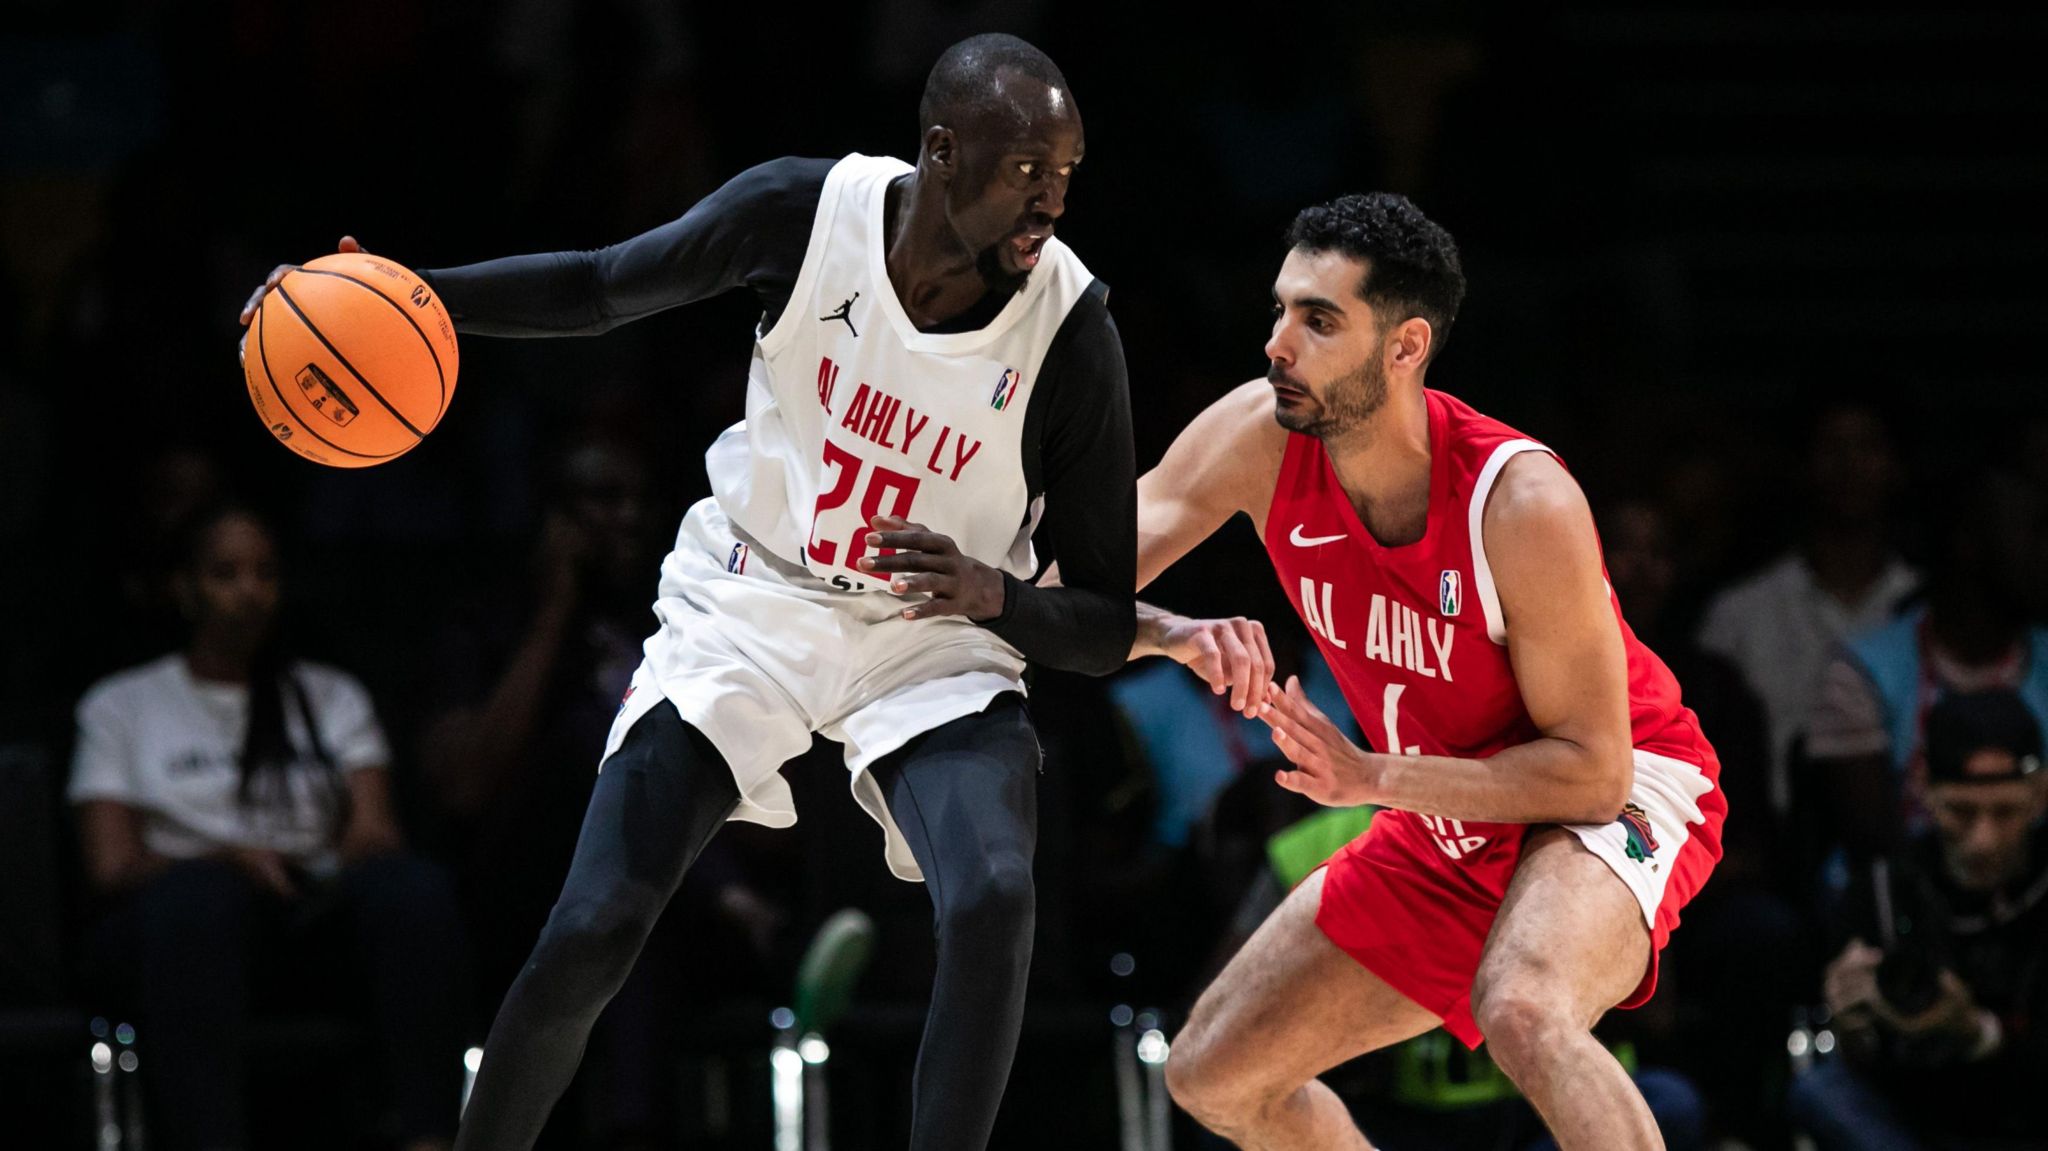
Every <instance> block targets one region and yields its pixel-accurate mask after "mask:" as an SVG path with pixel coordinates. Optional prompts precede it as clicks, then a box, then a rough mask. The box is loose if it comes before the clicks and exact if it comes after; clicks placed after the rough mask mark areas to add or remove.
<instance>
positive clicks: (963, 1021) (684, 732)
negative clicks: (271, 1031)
mask: <svg viewBox="0 0 2048 1151" xmlns="http://www.w3.org/2000/svg"><path fill="white" fill-rule="evenodd" d="M1037 768H1038V741H1037V737H1036V736H1035V734H1034V733H1033V731H1032V728H1031V721H1030V718H1029V717H1028V715H1027V714H1026V713H1025V711H1024V708H1023V706H1022V704H1021V703H1020V702H1019V700H1018V699H1017V697H1016V696H1014V695H1003V696H999V697H997V699H996V700H995V701H994V702H993V703H991V704H989V706H988V707H987V708H986V709H985V710H983V711H982V712H981V713H980V714H978V715H971V716H967V717H965V718H962V719H958V720H954V721H953V722H952V723H949V724H946V725H944V726H942V727H939V728H937V729H935V730H933V731H930V732H927V733H926V734H924V735H922V736H920V737H918V738H917V739H915V740H913V741H912V742H911V743H910V744H909V745H908V746H906V747H905V748H903V749H902V750H900V751H898V752H896V753H894V754H892V755H890V756H888V757H886V758H884V759H883V760H881V761H880V762H879V763H877V764H876V765H875V767H874V773H875V777H876V779H877V781H878V782H879V783H880V784H881V786H882V793H883V795H884V796H886V797H887V799H888V803H889V810H890V812H891V813H892V814H893V815H894V816H895V818H896V823H897V826H898V827H900V828H901V829H902V831H903V834H904V837H905V838H906V839H907V840H908V841H909V843H910V849H911V853H912V854H913V855H914V856H915V857H916V859H917V862H918V866H919V867H921V868H922V869H923V870H924V874H925V880H926V887H927V889H928V890H929V891H930V893H931V897H932V907H933V921H934V925H935V932H936V935H937V939H938V976H937V979H936V981H935V982H934V984H933V987H932V1002H931V1010H930V1013H929V1015H928V1016H927V1017H926V1020H925V1032H924V1042H923V1045H922V1046H921V1047H920V1048H919V1050H918V1062H917V1075H916V1080H915V1087H914V1099H913V1112H914V1118H913V1120H912V1123H913V1129H912V1135H911V1143H910V1145H911V1148H912V1151H942V1149H943V1151H978V1149H980V1148H982V1147H984V1146H986V1145H987V1142H988V1137H989V1130H990V1128H991V1127H992V1126H993V1125H994V1122H995V1113H996V1107H997V1105H998V1104H999V1103H1000V1102H1001V1100H1002V1094H1003V1084H1004V1083H1005V1081H1007V1080H1008V1078H1009V1072H1010V1062H1011V1059H1012V1058H1013V1057H1014V1056H1015V1054H1016V1050H1017V1032H1018V1029H1019V1027H1020V1026H1021V1024H1022V1022H1023V1013H1024V980H1025V973H1026V971H1027V970H1028V968H1029V967H1030V962H1031V935H1032V914H1033V893H1032V885H1031V853H1032V847H1033V843H1034V840H1035V838H1036V829H1037V822H1038V802H1037V799H1038V793H1037V780H1036V772H1037ZM738 803H739V792H738V790H737V788H736V787H735V786H734V784H733V780H732V775H731V773H730V772H729V771H728V770H727V769H726V767H725V764H724V762H723V761H722V760H721V759H720V757H719V755H718V753H717V751H716V750H715V749H714V748H713V747H712V746H711V743H710V741H709V740H707V739H705V738H704V736H703V734H702V733H700V732H699V731H697V730H696V729H695V728H693V727H691V726H689V725H688V724H686V723H684V722H683V720H682V718H681V717H680V716H678V715H677V714H676V711H675V708H674V707H673V706H672V705H670V704H668V703H666V702H664V703H662V704H659V705H657V706H656V707H655V708H654V709H653V710H652V711H650V712H649V713H648V714H647V715H646V716H645V717H643V718H642V719H641V720H640V722H638V723H636V724H634V725H633V729H632V730H631V731H630V732H628V733H627V736H626V740H625V743H624V744H623V745H622V746H621V747H620V749H619V751H618V752H617V753H616V754H614V755H613V756H612V757H611V759H610V760H609V761H608V762H607V763H606V765H605V769H604V773H603V774H602V775H600V776H599V777H598V782H597V788H596V790H595V792H594V793H593V794H592V796H591V800H590V809H589V811H588V812H587V813H586V814H585V816H584V819H583V832H582V836H581V838H580V839H578V841H577V844H576V855H575V858H574V860H573V862H571V864H570V866H569V876H568V879H567V881H566V882H565V883H564V884H563V886H562V896H561V899H560V900H559V901H557V903H556V904H555V909H554V912H553V914H551V915H550V916H549V917H548V923H547V926H546V927H545V928H543V929H542V931H541V937H540V941H539V942H538V943H537V944H536V945H535V946H534V950H533V955H532V957H531V958H529V959H528V960H527V963H526V968H525V970H523V971H522V972H520V975H519V978H518V979H517V980H516V981H514V983H513V984H512V989H511V990H510V991H509V992H508V993H507V994H506V996H505V1003H504V1006H502V1007H501V1008H499V1011H498V1018H497V1020H496V1022H494V1023H493V1024H492V1026H491V1035H490V1039H489V1041H488V1042H487V1044H486V1046H485V1048H484V1061H483V1066H482V1068H481V1070H480V1071H479V1073H478V1076H477V1081H476V1087H475V1090H474V1091H473V1093H472V1094H471V1096H470V1100H469V1108H468V1111H467V1112H466V1113H465V1114H464V1115H463V1119H462V1131H461V1134H460V1135H458V1136H457V1137H456V1140H455V1146H456V1151H527V1149H528V1148H531V1147H532V1146H533V1142H534V1140H535V1139H536V1138H537V1137H538V1136H539V1134H540V1129H541V1126H542V1124H544V1123H545V1122H546V1121H547V1117H548V1112H549V1111H551V1110H552V1109H553V1108H554V1105H555V1101H556V1099H558V1098H559V1097H560V1096H561V1094H562V1092H563V1091H564V1090H566V1089H567V1087H568V1085H569V1080H570V1078H571V1077H572V1076H573V1075H574V1074H575V1072H576V1065H577V1063H578V1062H579V1061H580V1060H581V1059H582V1057H583V1047H584V1043H585V1042H586V1041H587V1040H588V1038H589V1036H590V1028H591V1025H592V1024H593V1023H594V1022H595V1021H596V1019H597V1016H598V1013H599V1012H600V1011H602V1010H603V1009H604V1006H605V1004H606V1003H608V1002H609V1001H610V1000H611V997H612V996H613V995H614V994H615V993H616V992H617V991H618V989H619V986H620V985H621V984H622V983H624V982H625V979H626V976H627V974H628V973H629V972H630V971H631V970H632V967H633V962H634V960H635V959H637V958H638V957H639V954H640V949H641V946H642V945H643V944H644V943H645V942H646V940H647V935H648V933H649V932H650V931H652V930H653V928H654V922H655V920H656V918H658V917H659V916H660V914H661V910H662V908H663V907H664V906H666V905H667V903H668V900H669V897H670V896H671V895H673V894H674V893H675V890H676V887H677V886H678V885H679V884H680V883H681V882H682V878H683V873H684V872H685V871H686V870H688V868H689V866H690V863H691V861H692V860H694V859H696V857H697V853H698V852H699V851H700V850H702V849H703V846H704V844H705V843H706V842H707V841H709V840H710V838H711V836H712V834H713V833H715V832H716V831H717V830H718V828H719V826H720V825H721V824H723V823H724V822H725V819H726V817H727V816H729V815H731V814H732V811H733V808H734V807H736V806H737V805H738Z"/></svg>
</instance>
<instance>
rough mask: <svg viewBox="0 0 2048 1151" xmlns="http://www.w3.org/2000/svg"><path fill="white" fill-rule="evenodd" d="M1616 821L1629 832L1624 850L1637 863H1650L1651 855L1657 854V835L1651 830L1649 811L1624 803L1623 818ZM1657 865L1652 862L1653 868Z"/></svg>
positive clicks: (1651, 867) (1651, 866)
mask: <svg viewBox="0 0 2048 1151" xmlns="http://www.w3.org/2000/svg"><path fill="white" fill-rule="evenodd" d="M1615 822H1617V823H1619V824H1621V828H1622V830H1623V831H1624V832H1626V833H1627V834H1628V846H1627V847H1625V848H1623V849H1622V850H1623V851H1624V852H1626V853H1627V855H1628V857H1629V858H1630V859H1633V860H1635V861H1636V862H1637V863H1649V860H1650V857H1651V856H1653V855H1655V854H1657V836H1656V835H1655V834H1654V833H1653V832H1651V830H1650V816H1649V813H1647V812H1645V811H1644V810H1643V809H1642V808H1640V807H1637V806H1636V805H1635V804H1633V803H1627V804H1623V805H1622V808H1621V818H1620V819H1618V820H1616V821H1615ZM1656 867H1657V865H1656V864H1654V863H1651V864H1650V869H1651V870H1653V871H1654V870H1656Z"/></svg>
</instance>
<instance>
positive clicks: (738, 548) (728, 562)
mask: <svg viewBox="0 0 2048 1151" xmlns="http://www.w3.org/2000/svg"><path fill="white" fill-rule="evenodd" d="M725 570H727V571H729V572H732V573H733V574H735V575H745V574H747V545H745V544H734V545H732V553H731V554H730V555H728V556H726V557H725Z"/></svg>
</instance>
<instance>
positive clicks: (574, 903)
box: [455, 700, 740, 1151]
mask: <svg viewBox="0 0 2048 1151" xmlns="http://www.w3.org/2000/svg"><path fill="white" fill-rule="evenodd" d="M739 798H740V796H739V787H738V785H737V784H735V783H734V782H733V777H732V772H731V771H730V770H729V769H728V768H727V767H726V765H725V761H724V760H723V759H722V758H720V756H719V754H718V752H717V750H716V749H714V748H713V747H712V745H711V741H710V740H708V739H706V738H705V736H704V735H703V733H701V732H699V731H698V730H697V729H696V728H694V727H691V726H690V725H688V724H686V723H684V722H683V719H682V717H681V716H680V715H678V714H676V709H675V706H674V705H673V704H671V703H669V702H668V701H666V700H663V701H662V702H661V703H659V704H657V705H656V706H655V707H654V708H653V709H652V710H650V711H649V712H648V713H647V714H646V715H645V716H643V717H641V719H640V721H639V722H638V723H635V724H634V725H633V727H632V729H631V730H630V731H629V732H628V733H627V734H626V738H625V742H624V744H622V745H621V746H620V748H619V750H618V751H617V752H616V753H614V754H613V755H612V757H611V758H610V759H609V760H607V761H606V763H605V766H604V772H603V774H601V775H599V776H598V779H597V787H596V789H595V790H594V791H593V792H592V793H591V797H590V807H589V809H588V810H587V811H586V812H585V813H584V817H583V831H582V833H581V835H580V836H579V838H578V839H577V841H576V854H575V856H574V858H573V860H572V861H571V862H570V864H569V876H568V879H567V880H566V881H565V882H564V883H563V885H562V895H561V898H560V899H558V900H557V901H556V903H555V909H554V911H553V912H552V913H550V914H549V916H548V922H547V926H545V927H544V928H542V929H541V935H540V941H539V942H538V943H537V944H535V945H534V949H533V955H532V957H531V958H529V959H528V960H527V962H526V967H525V968H524V969H523V970H522V971H521V972H520V974H519V978H518V979H516V980H514V981H513V984H512V988H511V990H510V991H508V992H507V993H506V995H505V1003H504V1005H503V1006H502V1007H500V1008H499V1009H498V1017H497V1020H496V1021H495V1022H493V1023H492V1025H491V1034H490V1038H489V1040H488V1041H487V1042H486V1044H485V1046H484V1059H483V1065H482V1067H481V1068H480V1069H479V1071H478V1074H477V1081H476V1085H475V1087H474V1089H473V1090H472V1093H471V1095H470V1099H469V1107H468V1109H467V1111H465V1113H464V1114H463V1118H462V1130H461V1133H460V1134H459V1135H457V1136H456V1140H455V1146H456V1151H525V1149H527V1148H530V1147H532V1146H533V1142H534V1140H535V1139H536V1138H538V1137H539V1135H540V1130H541V1127H542V1126H543V1125H544V1124H545V1123H546V1122H547V1118H548V1113H549V1112H550V1111H552V1110H553V1109H554V1105H555V1101H556V1100H557V1099H558V1098H560V1096H561V1094H562V1092H563V1091H564V1090H566V1089H567V1088H568V1086H569V1080H570V1079H571V1078H572V1077H573V1076H574V1075H575V1073H576V1065H577V1063H578V1062H580V1061H581V1060H582V1058H583V1047H584V1044H585V1043H586V1042H587V1041H588V1040H589V1037H590V1029H591V1026H592V1025H593V1024H594V1023H595V1022H596V1021H597V1016H598V1013H599V1012H601V1011H603V1010H604V1006H605V1004H606V1003H608V1002H610V1001H611V998H612V996H613V995H614V994H616V993H617V992H618V989H619V986H620V985H621V984H623V983H624V982H625V980H626V976H627V975H628V974H629V973H630V972H631V971H632V969H633V963H634V961H635V960H636V959H638V958H639V955H640V949H641V946H642V945H643V944H645V943H646V941H647V935H648V933H649V932H650V931H652V930H653V928H654V922H655V920H656V919H657V918H658V917H659V916H660V915H661V911H662V908H664V907H666V906H667V905H668V901H669V897H670V896H672V895H673V894H674V893H675V890H676V887H677V886H678V885H679V884H680V883H681V882H682V879H683V873H684V872H685V871H687V870H688V869H689V866H690V863H691V862H692V861H693V860H695V859H696V858H697V853H698V852H699V851H701V850H702V849H703V847H704V844H705V843H707V842H709V841H710V839H711V836H712V834H713V833H715V832H716V831H717V830H718V828H719V827H720V826H721V825H723V824H724V822H725V820H726V817H727V816H729V815H731V814H732V812H733V809H734V808H736V807H737V806H738V805H739Z"/></svg>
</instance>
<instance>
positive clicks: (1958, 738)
mask: <svg viewBox="0 0 2048 1151" xmlns="http://www.w3.org/2000/svg"><path fill="white" fill-rule="evenodd" d="M1926 759H1927V774H1928V782H1927V808H1928V811H1929V813H1930V815H1931V817H1932V827H1931V830H1928V831H1925V832H1922V833H1920V834H1918V835H1916V836H1914V837H1913V838H1912V839H1911V841H1910V842H1908V843H1907V844H1906V846H1905V847H1904V849H1903V850H1902V851H1901V852H1900V853H1898V854H1897V855H1895V856H1893V857H1892V858H1891V859H1890V860H1889V861H1878V862H1877V863H1876V864H1875V865H1873V866H1872V867H1871V868H1870V870H1869V873H1868V874H1867V875H1860V876H1859V877H1858V882H1857V883H1856V884H1855V885H1854V886H1853V887H1852V888H1851V889H1850V892H1849V895H1848V898H1847V900H1846V902H1845V903H1844V905H1843V913H1842V916H1841V918H1842V920H1843V923H1842V925H1841V928H1840V930H1839V931H1838V933H1837V939H1838V940H1841V939H1846V943H1845V944H1843V945H1842V946H1841V950H1840V951H1839V953H1837V954H1836V956H1835V959H1834V961H1833V962H1832V963H1830V964H1829V966H1828V970H1827V979H1826V983H1825V988H1826V996H1827V1005H1828V1009H1829V1011H1830V1012H1832V1013H1833V1026H1834V1029H1835V1031H1836V1033H1837V1035H1838V1036H1839V1037H1840V1040H1841V1051H1842V1055H1841V1056H1840V1057H1838V1058H1835V1059H1833V1060H1829V1061H1824V1062H1822V1063H1820V1064H1819V1065H1818V1066H1817V1067H1815V1068H1814V1069H1813V1070H1811V1071H1809V1072H1808V1073H1807V1074H1806V1075H1804V1076H1802V1077H1801V1078H1799V1079H1798V1080H1796V1081H1795V1082H1794V1084H1793V1089H1792V1095H1791V1106H1792V1110H1793V1114H1794V1116H1795V1117H1796V1118H1797V1120H1798V1121H1799V1122H1800V1123H1801V1124H1802V1125H1804V1126H1805V1127H1806V1128H1807V1129H1808V1130H1809V1131H1810V1132H1811V1133H1812V1134H1813V1136H1814V1137H1815V1139H1816V1141H1818V1142H1819V1143H1820V1145H1821V1147H1822V1148H1823V1149H1824V1151H1850V1149H1862V1148H1894V1147H1922V1146H1926V1147H1971V1148H1975V1147H2020V1146H2025V1147H2039V1146H2042V1145H2043V1144H2044V1142H2048V1097H2044V1096H2043V1095H2042V1092H2041V1089H2040V1087H2041V1072H2042V1069H2043V1068H2044V1067H2048V1033H2044V1032H2043V1031H2042V1029H2041V1028H2040V1026H2039V1022H2040V1021H2041V1020H2042V1019H2048V979H2044V978H2043V977H2042V974H2041V973H2042V972H2043V970H2044V969H2048V832H2044V831H2043V829H2042V827H2041V817H2042V814H2043V813H2044V812H2048V772H2043V771H2041V770H2040V766H2041V728H2040V725H2039V723H2038V722H2037V720H2036V719H2035V717H2034V715H2033V713H2032V711H2031V710H2030V709H2029V708H2028V707H2027V706H2026V705H2025V704H2024V703H2023V702H2022V701H2021V700H2020V698H2019V697H2018V696H2017V695H2015V694H2014V693H2012V692H2010V691H1993V692H1981V693H1972V694H1957V695H1950V696H1948V697H1946V698H1945V699H1943V700H1942V701H1941V702H1940V703H1937V704H1936V705H1935V706H1934V707H1933V709H1932V710H1931V712H1930V713H1929V715H1928V719H1927V756H1926Z"/></svg>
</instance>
